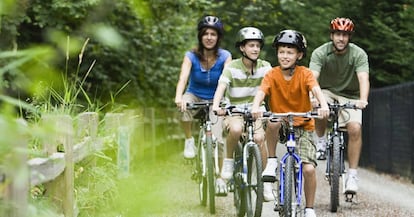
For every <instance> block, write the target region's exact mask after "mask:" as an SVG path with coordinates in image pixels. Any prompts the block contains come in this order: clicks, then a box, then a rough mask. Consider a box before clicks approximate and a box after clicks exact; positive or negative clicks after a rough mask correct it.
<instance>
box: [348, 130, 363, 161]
mask: <svg viewBox="0 0 414 217" xmlns="http://www.w3.org/2000/svg"><path fill="white" fill-rule="evenodd" d="M347 130H348V162H349V168H351V169H357V168H358V164H359V157H360V154H361V148H362V132H361V124H359V123H356V122H350V123H348V124H347Z"/></svg>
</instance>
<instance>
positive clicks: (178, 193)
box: [119, 149, 414, 217]
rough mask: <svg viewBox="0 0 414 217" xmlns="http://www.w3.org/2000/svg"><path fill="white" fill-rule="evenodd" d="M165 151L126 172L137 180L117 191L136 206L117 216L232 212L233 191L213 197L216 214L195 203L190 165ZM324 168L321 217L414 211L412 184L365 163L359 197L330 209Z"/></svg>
mask: <svg viewBox="0 0 414 217" xmlns="http://www.w3.org/2000/svg"><path fill="white" fill-rule="evenodd" d="M166 153H167V154H168V157H167V156H160V157H159V159H158V160H156V162H155V163H152V164H151V163H146V164H141V165H139V166H137V167H136V168H135V169H134V171H136V172H135V173H134V174H132V175H131V177H130V178H129V180H135V181H134V187H133V188H132V187H127V186H125V189H124V192H121V193H122V194H125V198H129V197H128V194H131V195H130V197H132V198H133V199H132V201H131V204H135V206H134V208H132V207H129V208H128V210H129V211H126V210H125V208H123V214H122V215H119V217H121V216H122V217H125V216H128V217H129V216H131V217H136V216H162V217H204V216H206V217H212V216H216V217H219V216H220V217H221V216H223V217H231V216H235V209H234V206H233V195H232V194H229V195H228V196H227V197H216V214H215V215H211V214H209V212H208V207H203V206H201V205H199V200H198V189H197V188H198V186H197V185H196V183H195V182H194V181H192V180H191V179H190V177H191V170H192V166H191V165H190V164H188V163H186V162H185V161H184V160H183V159H182V157H181V153H179V151H178V150H176V149H175V150H169V151H166ZM280 156H281V155H280ZM324 170H325V161H320V162H319V167H318V172H317V176H318V188H317V194H316V204H315V210H316V213H317V215H318V216H319V217H324V216H327V217H330V216H335V217H348V216H352V217H354V216H364V217H365V216H373V217H374V216H375V217H388V216H414V207H413V204H414V185H413V184H412V183H410V182H408V181H405V180H399V179H396V178H393V177H391V176H389V175H385V174H378V173H375V172H373V171H370V170H367V169H360V170H359V179H360V181H359V187H360V192H359V193H358V198H357V199H358V203H357V204H351V203H346V202H345V200H344V197H341V198H340V207H339V208H338V212H337V213H331V212H330V211H329V186H328V183H327V182H326V181H325V180H324ZM137 180H139V181H137ZM128 183H129V182H128ZM136 204H139V205H138V206H137V205H136ZM123 206H127V205H123ZM130 206H132V205H130ZM270 216H278V214H277V213H276V212H274V211H273V204H272V202H267V203H264V206H263V213H262V217H270Z"/></svg>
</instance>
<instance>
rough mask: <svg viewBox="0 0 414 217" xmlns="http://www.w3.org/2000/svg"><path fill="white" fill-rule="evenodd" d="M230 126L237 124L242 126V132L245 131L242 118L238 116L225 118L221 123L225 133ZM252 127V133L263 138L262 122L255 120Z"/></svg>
mask: <svg viewBox="0 0 414 217" xmlns="http://www.w3.org/2000/svg"><path fill="white" fill-rule="evenodd" d="M231 124H237V125H241V126H243V132H244V131H245V130H246V129H244V127H245V125H244V119H243V116H238V115H235V116H226V117H225V118H224V121H223V130H224V132H225V133H228V132H229V130H230V125H231ZM253 126H254V133H255V134H258V135H260V136H261V137H263V138H264V135H265V131H264V129H263V120H261V119H257V120H256V121H255V122H254V124H253Z"/></svg>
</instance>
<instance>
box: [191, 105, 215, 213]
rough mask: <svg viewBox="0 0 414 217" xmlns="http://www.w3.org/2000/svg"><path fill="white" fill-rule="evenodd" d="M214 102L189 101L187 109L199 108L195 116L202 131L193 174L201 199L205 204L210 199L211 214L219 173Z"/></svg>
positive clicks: (198, 141)
mask: <svg viewBox="0 0 414 217" xmlns="http://www.w3.org/2000/svg"><path fill="white" fill-rule="evenodd" d="M212 104H213V103H212V102H208V101H206V102H193V103H187V109H190V110H199V111H198V112H197V114H196V115H195V116H194V118H195V119H198V120H199V123H200V125H199V126H200V131H199V134H198V140H197V146H196V148H197V154H196V157H195V170H194V172H193V174H192V176H191V178H192V179H193V180H195V181H196V182H197V183H198V185H199V189H198V192H199V199H200V203H201V205H203V206H206V205H207V198H208V201H209V210H210V213H211V214H214V213H215V212H216V207H215V180H216V177H217V175H218V174H219V163H218V142H217V138H216V137H215V136H214V135H213V133H212V131H211V126H212V122H211V120H210V115H209V113H210V106H211V105H212Z"/></svg>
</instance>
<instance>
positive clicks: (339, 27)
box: [331, 17, 354, 33]
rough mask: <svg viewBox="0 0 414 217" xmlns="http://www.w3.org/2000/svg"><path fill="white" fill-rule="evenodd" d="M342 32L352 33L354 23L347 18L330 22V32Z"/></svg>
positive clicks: (339, 18) (338, 18)
mask: <svg viewBox="0 0 414 217" xmlns="http://www.w3.org/2000/svg"><path fill="white" fill-rule="evenodd" d="M336 31H342V32H349V33H352V32H353V31H354V23H353V22H352V20H350V19H349V18H343V17H337V18H335V19H333V20H332V21H331V32H336Z"/></svg>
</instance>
